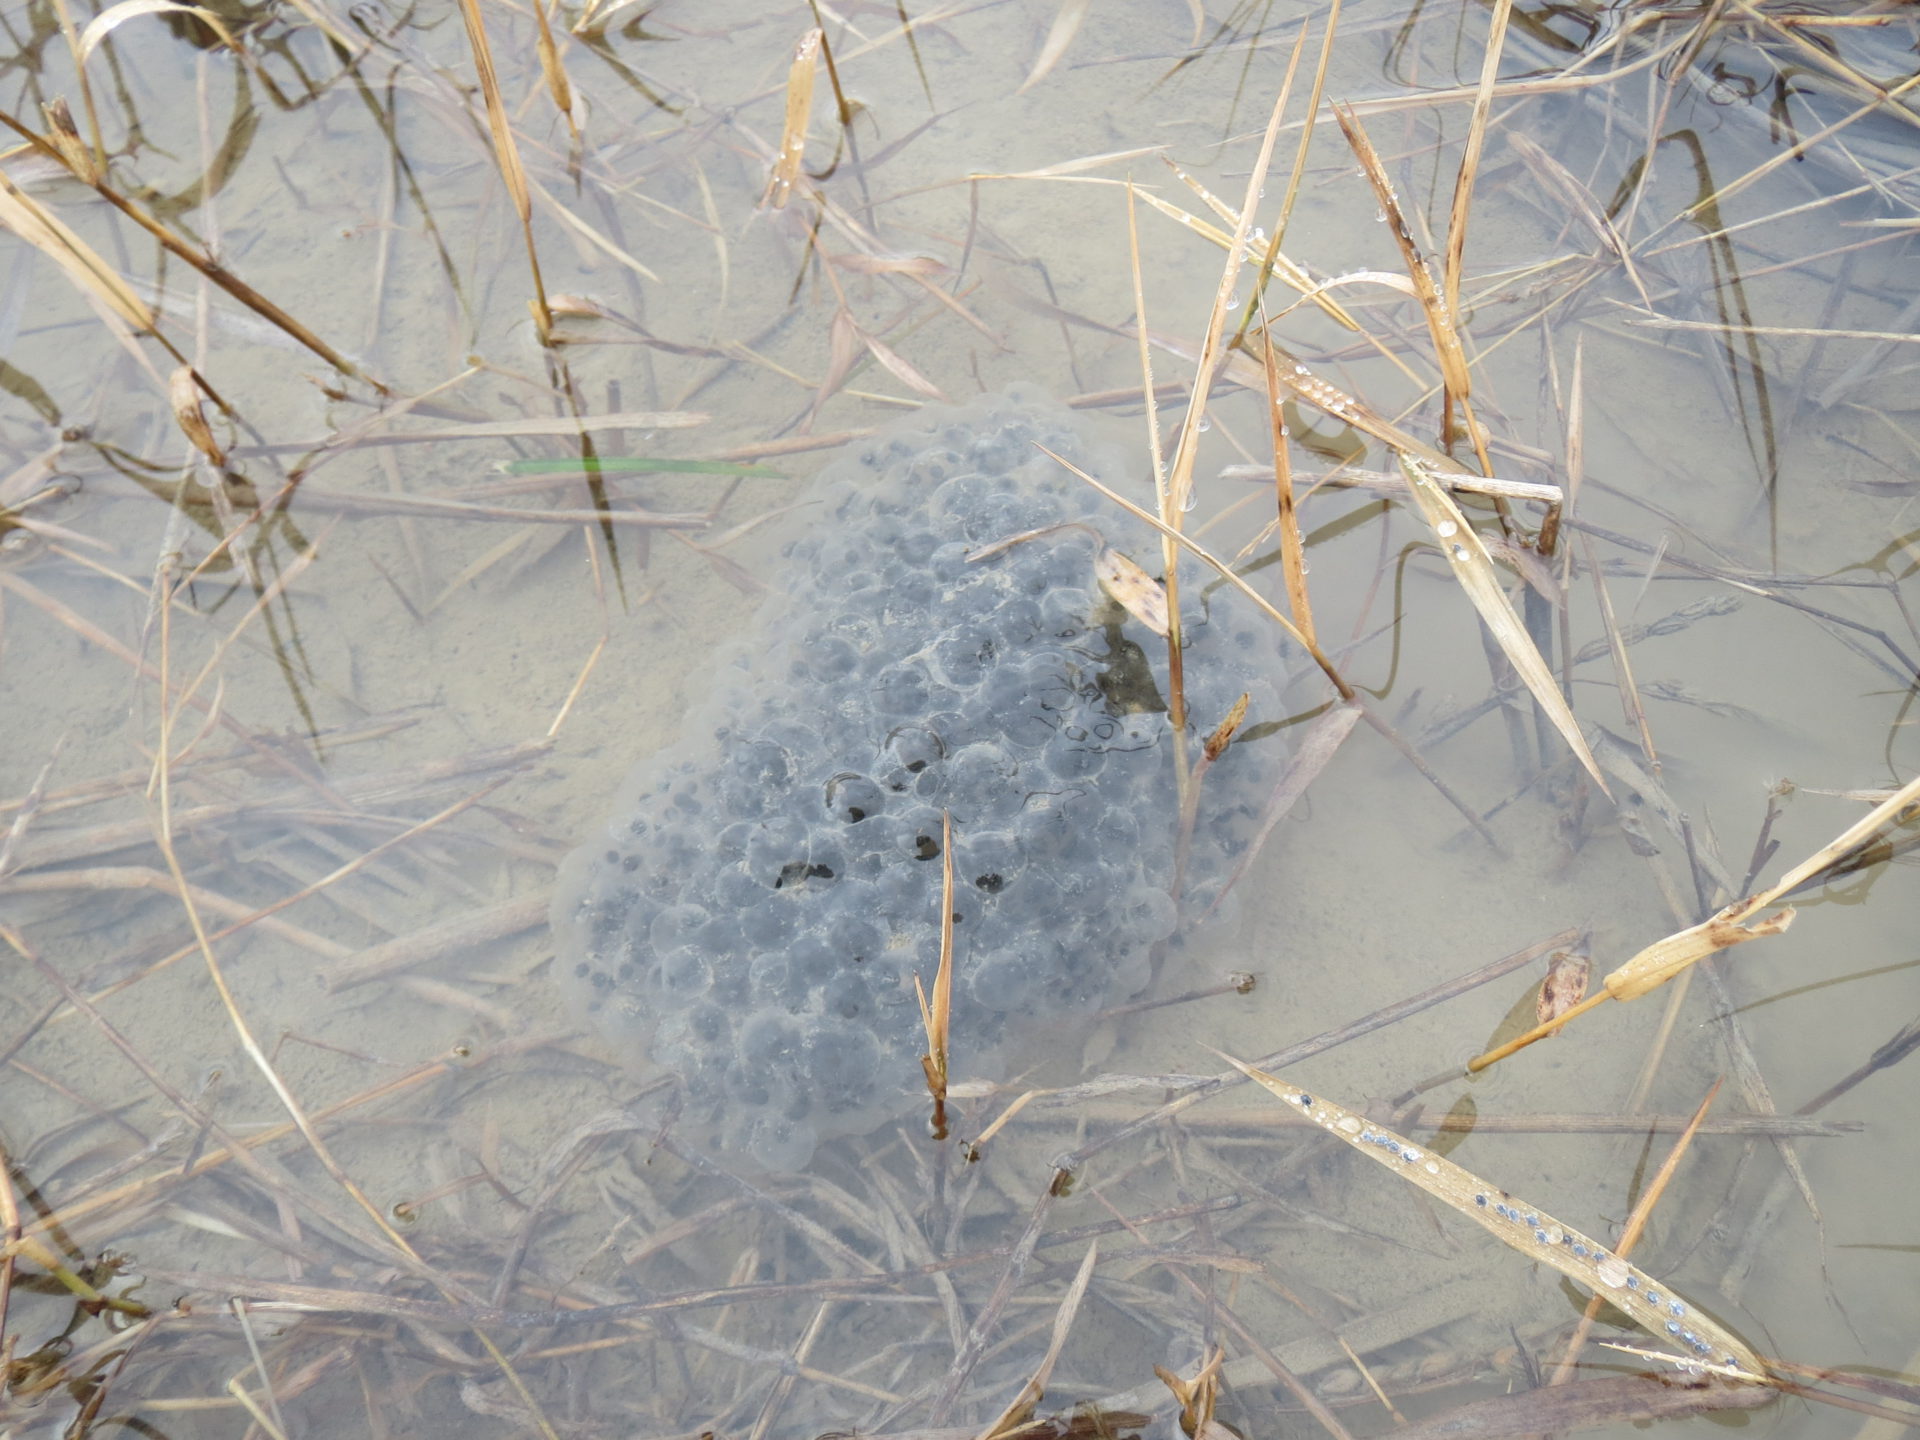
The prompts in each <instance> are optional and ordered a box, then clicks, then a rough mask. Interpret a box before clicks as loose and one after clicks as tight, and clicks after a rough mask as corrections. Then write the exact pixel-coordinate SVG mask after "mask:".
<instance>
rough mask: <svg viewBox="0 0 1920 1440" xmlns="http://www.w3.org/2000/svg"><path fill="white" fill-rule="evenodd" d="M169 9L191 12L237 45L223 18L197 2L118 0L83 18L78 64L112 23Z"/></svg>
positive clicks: (229, 43) (231, 44) (232, 45)
mask: <svg viewBox="0 0 1920 1440" xmlns="http://www.w3.org/2000/svg"><path fill="white" fill-rule="evenodd" d="M170 13H173V14H182V15H191V16H193V18H194V19H196V20H198V21H199V22H200V23H201V24H202V25H205V26H206V27H207V28H208V29H209V30H211V31H213V33H214V34H216V35H218V36H219V37H220V39H221V40H222V41H223V42H225V44H226V47H227V48H228V49H229V50H238V49H239V48H240V47H239V45H238V44H236V43H235V41H234V38H233V34H232V32H231V31H229V30H228V29H227V26H226V22H225V21H223V20H222V19H221V18H220V17H219V16H218V15H216V14H214V12H213V11H211V10H206V9H203V8H202V7H200V6H198V5H181V4H178V3H176V0H120V3H119V4H118V5H109V6H108V7H107V8H106V9H105V10H102V11H101V12H100V13H99V14H98V15H96V16H94V17H93V19H91V20H89V21H88V22H87V28H86V29H85V30H83V31H81V32H80V63H81V64H82V65H84V64H86V63H87V60H88V59H89V57H91V56H92V54H93V52H94V51H95V50H97V49H98V48H99V46H100V42H101V41H102V40H104V39H106V38H107V35H108V33H109V32H110V31H112V30H113V29H114V28H115V27H117V26H120V25H124V24H125V23H126V22H127V21H129V20H133V19H137V18H138V17H140V16H142V15H166V14H170Z"/></svg>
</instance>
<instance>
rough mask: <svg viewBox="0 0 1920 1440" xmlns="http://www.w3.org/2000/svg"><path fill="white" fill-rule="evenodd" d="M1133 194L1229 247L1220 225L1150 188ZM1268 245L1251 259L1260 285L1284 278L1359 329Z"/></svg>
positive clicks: (1332, 314) (1332, 316) (1340, 320)
mask: <svg viewBox="0 0 1920 1440" xmlns="http://www.w3.org/2000/svg"><path fill="white" fill-rule="evenodd" d="M1174 169H1175V173H1181V172H1180V170H1179V167H1178V166H1175V167H1174ZM1136 193H1137V194H1138V195H1139V197H1140V198H1141V199H1142V200H1144V201H1146V202H1147V204H1149V205H1151V206H1152V207H1153V208H1154V209H1156V210H1158V211H1159V212H1160V213H1161V214H1162V215H1165V216H1166V217H1167V218H1168V219H1169V220H1172V221H1173V222H1174V223H1175V224H1177V225H1184V226H1185V227H1186V228H1187V229H1189V230H1191V231H1192V232H1193V233H1194V234H1196V235H1198V236H1200V237H1201V238H1202V239H1203V240H1210V241H1212V242H1213V243H1214V244H1215V245H1218V246H1219V247H1220V248H1221V249H1222V250H1230V249H1231V248H1232V246H1233V237H1232V236H1231V235H1229V234H1228V233H1227V232H1226V231H1225V230H1222V229H1221V228H1220V227H1219V226H1217V225H1212V224H1209V223H1208V222H1207V221H1205V220H1202V219H1201V218H1200V217H1199V216H1197V215H1193V214H1190V213H1188V212H1187V211H1185V210H1182V209H1181V208H1180V207H1179V206H1178V205H1175V204H1172V203H1171V202H1169V201H1166V200H1162V199H1161V198H1160V197H1159V196H1158V195H1155V194H1154V193H1153V192H1152V191H1151V190H1140V191H1138V192H1136ZM1228 213H1229V214H1231V213H1232V212H1231V211H1229V212H1228ZM1267 244H1268V249H1267V252H1266V254H1265V255H1264V256H1262V257H1261V258H1260V259H1258V260H1255V262H1254V263H1255V264H1258V265H1261V266H1262V269H1261V272H1260V276H1259V279H1260V283H1261V284H1263V285H1264V284H1265V283H1266V282H1267V281H1268V280H1280V281H1283V282H1285V284H1286V285H1287V286H1288V287H1289V288H1290V289H1292V290H1293V291H1295V292H1296V293H1297V294H1298V295H1299V296H1300V297H1301V298H1302V299H1303V300H1311V301H1312V302H1313V303H1314V304H1315V305H1316V306H1318V307H1319V308H1320V309H1321V310H1322V311H1324V312H1325V313H1326V315H1327V318H1328V319H1330V320H1333V321H1335V322H1336V323H1338V324H1339V325H1341V326H1343V327H1344V328H1346V329H1348V330H1358V329H1359V328H1360V326H1359V323H1358V322H1357V321H1356V320H1355V319H1354V318H1353V317H1352V316H1351V315H1349V314H1348V313H1347V312H1346V310H1345V309H1343V308H1342V307H1341V305H1340V303H1339V302H1338V301H1337V300H1335V299H1334V298H1333V297H1332V296H1331V295H1329V294H1328V293H1327V292H1326V287H1325V286H1323V285H1320V284H1318V283H1316V282H1315V280H1314V278H1313V277H1312V276H1311V275H1309V274H1308V273H1307V272H1306V271H1305V270H1302V269H1301V268H1300V266H1299V265H1297V264H1296V263H1294V262H1293V261H1292V260H1289V259H1288V258H1287V257H1286V256H1285V255H1283V254H1282V253H1281V252H1280V250H1279V249H1278V247H1276V246H1274V245H1273V242H1272V240H1271V238H1269V240H1268V242H1267Z"/></svg>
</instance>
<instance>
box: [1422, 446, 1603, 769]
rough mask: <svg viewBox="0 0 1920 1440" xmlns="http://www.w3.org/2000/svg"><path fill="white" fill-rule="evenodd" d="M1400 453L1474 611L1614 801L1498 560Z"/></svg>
mask: <svg viewBox="0 0 1920 1440" xmlns="http://www.w3.org/2000/svg"><path fill="white" fill-rule="evenodd" d="M1398 453H1399V457H1400V470H1401V473H1402V474H1404V475H1405V476H1406V477H1407V488H1408V489H1410V490H1411V491H1412V492H1413V498H1414V503H1415V504H1416V505H1418V506H1419V509H1420V513H1421V515H1422V516H1424V517H1425V519H1426V522H1427V526H1428V528H1429V529H1431V530H1432V531H1433V538H1434V543H1435V544H1436V545H1438V546H1439V547H1440V552H1441V554H1443V555H1445V556H1446V557H1447V563H1448V564H1449V565H1450V566H1452V567H1453V574H1454V578H1455V579H1457V580H1458V581H1459V582H1460V588H1461V589H1463V590H1465V591H1466V592H1467V598H1468V599H1469V600H1471V601H1473V607H1474V609H1476V610H1478V611H1479V612H1480V618H1481V620H1482V621H1484V622H1485V623H1486V627H1487V629H1488V630H1489V631H1491V632H1492V634H1493V638H1494V639H1495V640H1496V641H1497V642H1498V643H1499V646H1500V649H1501V650H1502V651H1503V652H1504V653H1505V655H1506V657H1507V659H1508V660H1510V661H1511V662H1512V663H1513V668H1514V669H1515V670H1516V671H1518V672H1519V675H1520V678H1521V679H1522V680H1523V681H1525V682H1526V686H1527V689H1529V690H1531V691H1532V692H1533V698H1534V700H1535V701H1536V702H1538V704H1539V706H1540V708H1541V710H1543V711H1544V712H1545V713H1546V716H1547V718H1548V719H1549V720H1551V721H1552V722H1553V727H1554V729H1556V730H1558V731H1559V732H1560V734H1561V736H1562V737H1563V738H1564V739H1565V740H1566V742H1567V745H1568V747H1569V748H1570V749H1571V750H1572V751H1573V753H1574V754H1575V755H1577V756H1579V757H1580V763H1581V764H1582V765H1584V766H1586V767H1587V773H1588V774H1589V775H1591V776H1592V777H1593V783H1594V784H1596V785H1598V786H1599V787H1600V789H1601V792H1602V793H1604V794H1606V795H1608V796H1609V797H1611V795H1612V792H1611V791H1609V790H1608V789H1607V782H1606V780H1605V779H1604V778H1603V777H1602V776H1601V774H1600V766H1599V764H1598V763H1597V762H1596V761H1595V760H1594V758H1593V751H1592V750H1590V749H1589V748H1588V747H1587V740H1586V737H1585V736H1584V735H1582V734H1581V733H1580V726H1579V723H1578V722H1577V721H1576V720H1575V719H1574V718H1573V711H1572V710H1570V709H1568V708H1567V701H1566V697H1565V696H1563V695H1562V694H1561V693H1560V686H1559V684H1558V683H1557V682H1556V681H1555V680H1554V678H1553V672H1552V671H1551V670H1550V669H1548V668H1547V662H1546V660H1545V659H1543V658H1542V657H1541V654H1540V652H1539V650H1538V649H1536V648H1535V647H1534V643H1533V640H1532V638H1531V637H1530V636H1529V635H1528V634H1527V627H1526V626H1525V625H1523V624H1522V623H1521V621H1520V617H1519V616H1518V615H1517V614H1515V613H1514V609H1513V604H1512V602H1511V601H1509V600H1508V599H1507V593H1506V591H1505V590H1504V589H1502V588H1501V585H1500V580H1499V574H1498V572H1497V571H1496V570H1495V569H1494V565H1493V557H1492V556H1490V555H1488V554H1487V547H1486V546H1485V545H1484V544H1482V543H1481V540H1480V537H1479V535H1478V534H1477V533H1475V531H1474V529H1473V527H1472V526H1471V525H1469V524H1468V523H1467V518H1466V516H1465V515H1463V514H1462V513H1461V511H1460V507H1459V506H1458V505H1455V504H1454V503H1453V497H1452V496H1451V495H1449V494H1448V493H1447V489H1446V486H1445V485H1444V484H1442V483H1441V481H1440V478H1439V477H1438V476H1436V475H1435V474H1434V473H1433V471H1432V470H1431V469H1430V468H1428V466H1427V465H1426V463H1425V462H1423V461H1421V460H1419V459H1418V458H1416V457H1415V456H1412V455H1409V454H1407V453H1406V452H1405V451H1404V450H1403V451H1400V452H1398Z"/></svg>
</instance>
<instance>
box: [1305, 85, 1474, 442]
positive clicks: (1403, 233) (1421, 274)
mask: <svg viewBox="0 0 1920 1440" xmlns="http://www.w3.org/2000/svg"><path fill="white" fill-rule="evenodd" d="M1333 114H1334V118H1335V119H1337V120H1338V121H1339V122H1340V129H1341V130H1342V132H1344V133H1345V135H1346V137H1347V144H1348V145H1350V146H1351V147H1352V148H1353V153H1354V156H1355V157H1356V158H1357V159H1358V160H1359V161H1360V168H1361V170H1362V171H1364V172H1365V174H1366V177H1367V180H1368V181H1369V183H1371V184H1372V186H1373V193H1374V198H1375V199H1376V200H1378V201H1379V203H1380V212H1381V214H1383V215H1385V216H1386V217H1387V228H1388V229H1390V230H1391V231H1392V232H1393V238H1394V239H1395V240H1396V241H1397V242H1398V243H1399V246H1400V258H1401V260H1402V261H1403V262H1404V263H1405V265H1406V268H1407V275H1408V277H1409V278H1410V279H1411V280H1412V281H1413V287H1414V293H1415V295H1416V296H1417V297H1418V299H1419V301H1420V310H1421V313H1422V314H1424V315H1425V316H1426V320H1427V333H1428V334H1429V335H1430V336H1432V338H1433V353H1434V358H1435V359H1436V360H1438V361H1439V364H1440V378H1441V381H1442V383H1443V384H1444V385H1445V386H1446V393H1447V402H1448V403H1447V409H1446V418H1445V422H1444V435H1443V439H1442V441H1441V445H1442V448H1443V449H1448V450H1451V449H1452V448H1453V428H1454V427H1453V406H1454V405H1456V404H1457V405H1459V406H1460V408H1461V413H1462V415H1463V417H1464V418H1465V419H1466V422H1467V428H1468V431H1469V433H1470V435H1471V437H1472V440H1473V446H1474V451H1475V453H1476V454H1477V455H1478V456H1479V458H1480V471H1481V473H1482V474H1483V475H1491V474H1492V473H1493V464H1492V462H1491V461H1490V460H1489V459H1488V458H1487V452H1486V445H1485V442H1484V441H1483V440H1482V439H1481V438H1480V431H1479V427H1478V426H1476V425H1475V424H1474V423H1473V411H1472V408H1471V405H1472V399H1473V377H1472V374H1471V373H1470V372H1469V370H1468V369H1467V352H1466V350H1465V349H1464V348H1463V347H1462V346H1461V344H1460V332H1459V330H1458V329H1457V328H1456V326H1455V324H1454V313H1453V310H1452V308H1451V307H1450V306H1449V305H1448V304H1447V299H1446V296H1445V295H1443V294H1442V293H1441V290H1440V286H1439V282H1438V281H1436V280H1435V279H1434V275H1433V268H1432V267H1431V266H1430V265H1428V264H1427V258H1426V256H1425V255H1423V254H1422V253H1421V251H1420V246H1419V245H1418V244H1417V243H1416V242H1415V240H1414V238H1413V229H1412V227H1411V226H1410V225H1408V223H1407V217H1406V214H1405V213H1404V212H1403V211H1402V210H1401V208H1400V197H1399V195H1398V194H1397V193H1395V191H1394V188H1393V182H1392V181H1391V180H1389V179H1388V178H1387V168H1386V166H1385V165H1384V164H1382V163H1381V160H1380V156H1379V154H1378V153H1377V152H1376V151H1375V150H1374V148H1373V142H1372V141H1371V140H1369V139H1368V138H1367V132H1366V131H1365V130H1364V129H1363V128H1362V127H1361V124H1360V119H1359V117H1358V116H1357V115H1355V114H1354V113H1353V109H1352V107H1350V106H1346V105H1339V104H1336V105H1335V106H1334V107H1333Z"/></svg>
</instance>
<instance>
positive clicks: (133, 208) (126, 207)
mask: <svg viewBox="0 0 1920 1440" xmlns="http://www.w3.org/2000/svg"><path fill="white" fill-rule="evenodd" d="M330 33H331V32H330ZM342 48H343V49H346V50H349V51H351V50H352V48H353V47H352V45H350V44H344V43H343V44H342ZM0 125H5V126H6V127H7V128H8V129H10V130H12V131H14V132H15V133H16V134H18V135H20V136H21V137H23V138H24V139H25V140H26V141H27V142H28V143H29V144H30V145H32V146H34V147H35V148H36V149H37V150H40V151H41V152H42V153H44V154H46V155H48V156H49V157H51V158H53V159H55V160H58V161H60V162H61V164H63V165H66V164H68V160H67V157H66V155H65V154H64V153H63V152H62V150H61V148H60V147H59V146H58V145H56V144H55V143H54V142H53V141H51V140H49V139H47V138H46V137H44V136H41V135H36V134H35V133H34V132H33V131H32V130H30V129H28V128H27V127H26V126H25V125H22V124H21V123H20V122H19V121H18V120H17V119H15V118H14V117H13V116H12V115H11V114H8V113H7V112H5V111H0ZM69 168H70V169H71V170H72V174H73V176H74V178H75V179H76V180H79V181H81V182H82V183H84V184H86V185H89V186H91V187H92V188H93V190H94V192H95V193H96V194H98V195H99V196H100V197H101V198H102V199H104V200H106V201H107V202H108V203H109V204H111V205H112V206H113V207H114V208H115V209H116V210H118V211H119V212H120V213H121V214H122V215H125V216H126V217H127V218H128V219H129V220H131V221H133V223H134V224H136V225H138V226H139V227H140V228H141V229H142V230H145V231H146V232H147V233H148V234H149V235H151V236H153V238H154V239H155V240H157V241H159V242H160V244H161V245H162V246H164V247H165V248H166V250H167V251H168V252H169V253H171V254H173V255H175V256H177V257H178V258H179V259H181V260H183V261H185V262H186V263H187V264H188V265H191V266H192V267H193V268H194V269H195V270H197V271H198V272H199V273H200V274H202V275H204V276H205V277H206V278H207V279H208V280H210V281H212V282H213V283H214V284H216V285H218V286H219V287H220V288H221V289H222V290H225V291H226V292H227V293H228V294H229V295H231V296H233V298H234V299H236V300H238V301H239V302H240V303H241V304H243V305H245V306H247V307H248V308H249V309H251V310H253V311H254V312H255V313H256V314H258V315H260V316H261V317H262V318H263V319H266V320H268V321H270V322H272V323H273V324H275V325H277V326H279V327H280V328H281V329H282V330H284V331H286V332H287V334H289V335H291V336H292V337H293V338H294V339H295V340H297V341H299V342H300V343H301V344H302V345H304V346H306V347H307V348H308V349H309V350H311V351H313V353H314V354H316V355H318V356H319V357H320V358H321V359H322V360H325V361H326V362H327V363H328V364H329V365H331V366H333V368H334V369H336V370H338V371H339V372H340V373H341V374H343V375H352V376H355V377H357V378H359V379H362V380H365V381H366V382H367V383H368V384H370V385H372V386H373V387H374V388H376V389H378V390H380V391H382V392H385V390H386V386H384V385H382V384H381V383H380V382H379V381H378V380H376V379H374V378H373V377H372V376H370V375H368V374H367V373H366V372H365V371H364V370H362V369H361V368H360V366H358V365H356V364H354V362H353V361H351V360H349V359H347V358H346V356H344V355H342V354H340V352H339V351H337V350H335V349H334V348H333V347H332V346H331V345H328V344H327V343H326V342H325V341H324V340H322V339H321V338H320V337H319V336H317V335H315V334H314V333H313V332H312V331H311V330H309V329H307V327H306V326H304V325H302V324H301V323H300V322H299V321H298V320H296V319H294V318H293V317H292V316H291V315H289V314H288V313H287V312H286V311H284V310H282V309H281V308H280V307H279V306H278V305H276V304H274V303H273V302H272V301H271V300H269V299H267V298H266V296H264V295H262V294H260V293H259V292H258V291H257V290H255V289H254V288H253V287H252V286H250V285H248V284H247V283H246V282H245V281H243V280H241V279H239V278H238V277H237V276H235V275H232V274H229V273H228V271H227V270H226V268H225V267H224V266H222V265H221V264H219V263H218V262H217V261H215V260H213V259H211V258H210V257H209V256H207V255H206V254H205V253H204V252H202V251H201V250H200V249H199V248H198V247H197V246H195V245H192V244H189V243H188V242H187V241H186V240H183V239H181V238H180V236H178V235H177V234H175V233H174V232H173V231H172V230H170V229H169V228H168V227H167V226H166V225H164V224H162V223H161V222H160V221H159V220H156V219H155V218H154V217H153V216H151V215H149V214H148V213H147V212H146V211H144V210H142V209H141V208H140V207H139V206H137V205H135V204H134V203H133V202H132V201H131V200H129V199H127V197H126V196H124V195H122V194H121V193H120V192H119V191H117V190H115V189H114V188H113V187H112V186H111V185H109V184H107V183H106V181H105V179H104V178H102V177H101V175H100V173H99V172H98V171H97V170H95V169H93V168H92V167H91V166H89V168H87V169H84V170H83V169H72V167H71V166H69ZM0 188H4V189H5V190H9V191H11V190H13V186H12V184H11V182H6V181H5V180H4V177H0ZM15 193H17V192H15ZM0 223H4V221H3V220H0ZM116 308H117V307H116ZM141 308H142V309H143V310H144V309H145V306H144V305H142V307H141ZM143 328H147V329H148V330H151V328H152V327H151V324H150V323H148V324H146V325H145V326H144V327H143ZM175 358H176V359H180V360H181V362H182V363H185V357H183V356H177V355H176V357H175ZM223 408H224V407H223Z"/></svg>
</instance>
